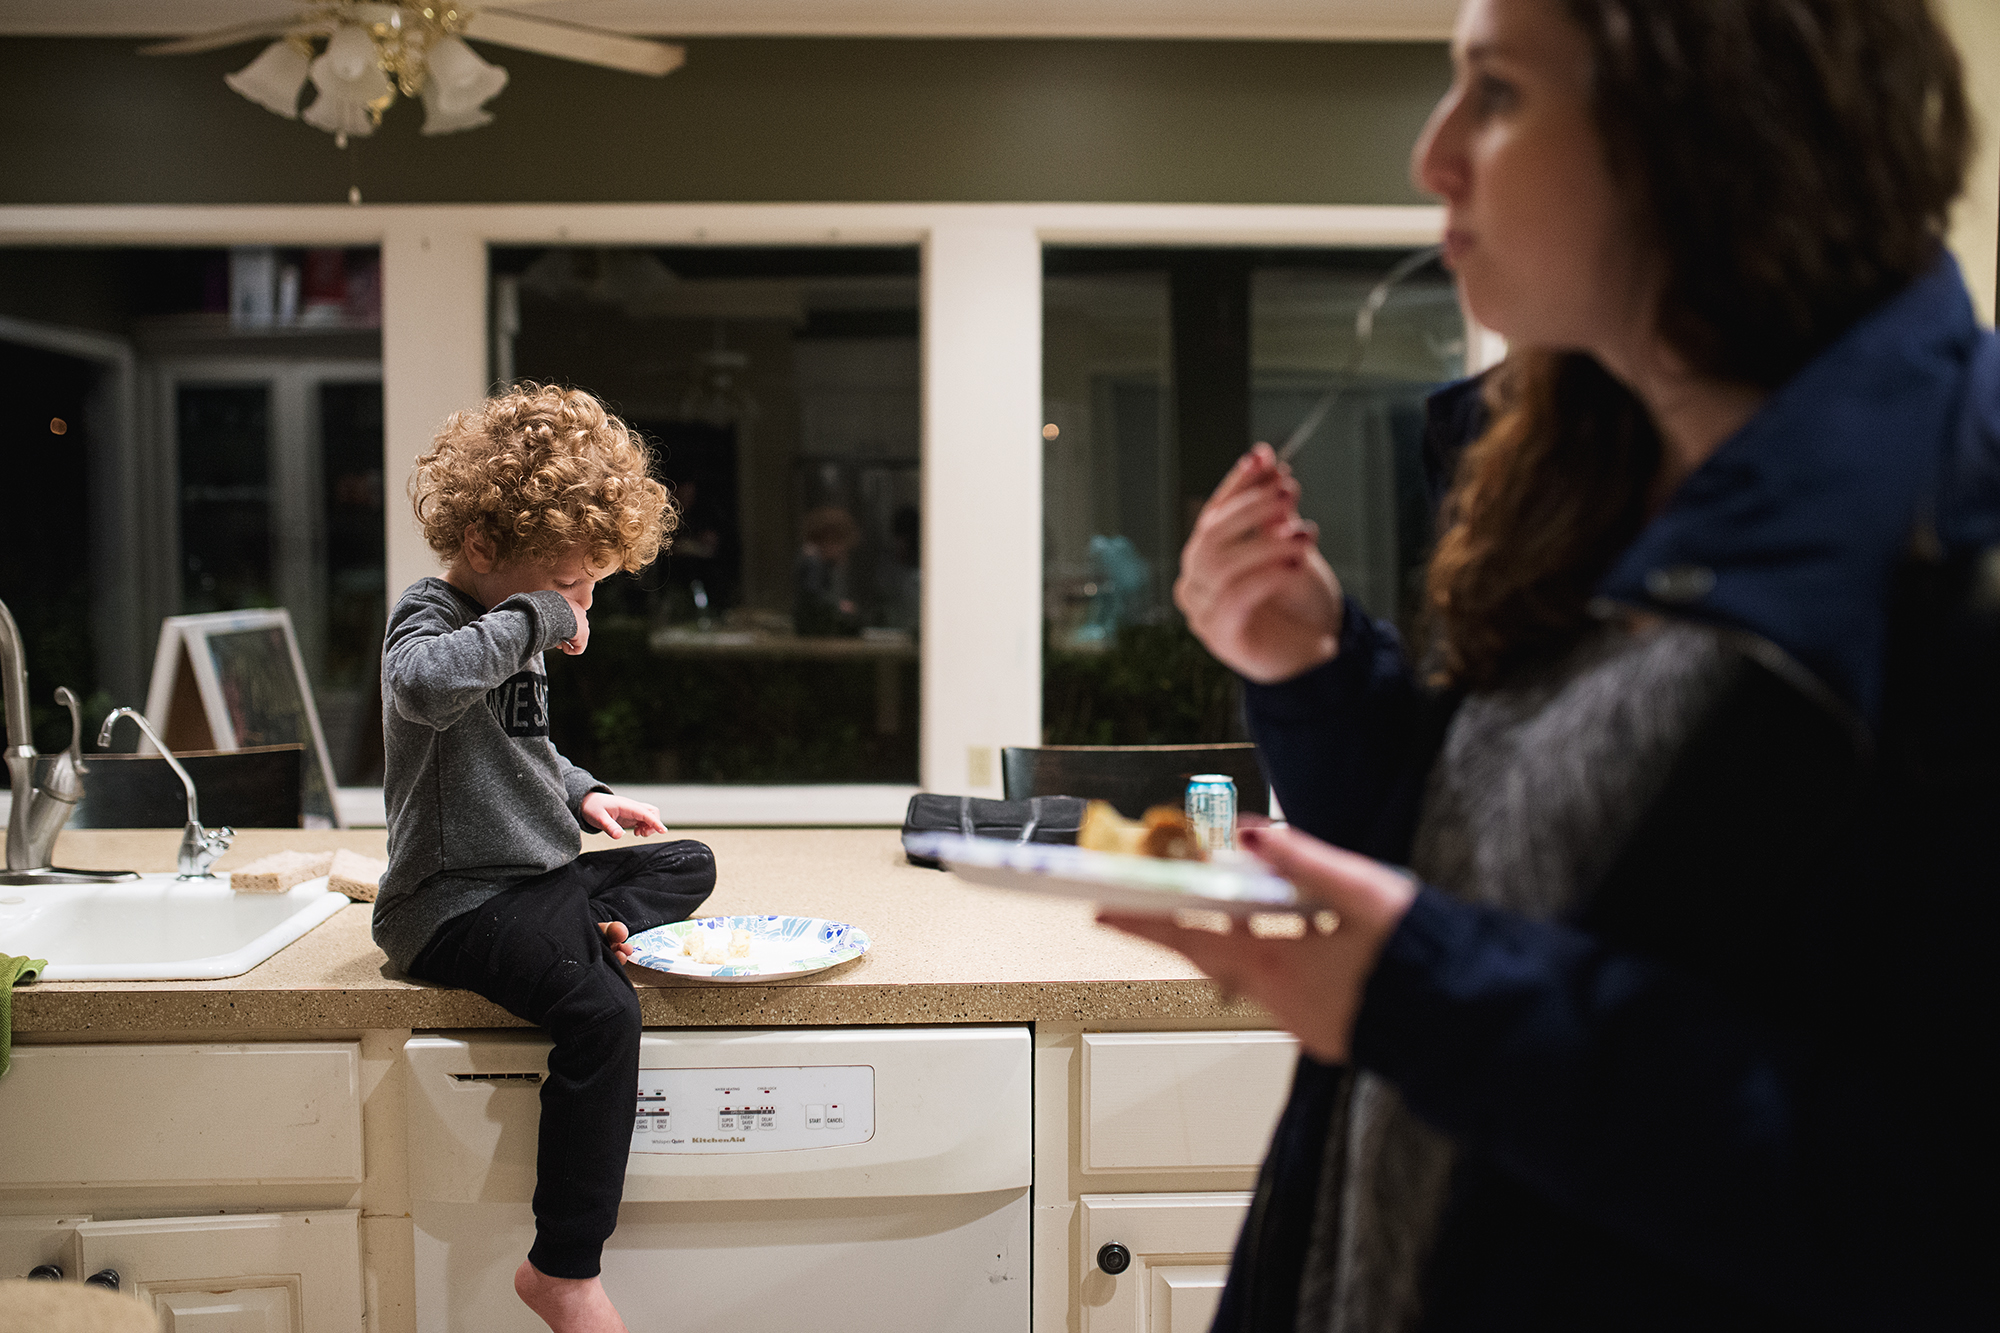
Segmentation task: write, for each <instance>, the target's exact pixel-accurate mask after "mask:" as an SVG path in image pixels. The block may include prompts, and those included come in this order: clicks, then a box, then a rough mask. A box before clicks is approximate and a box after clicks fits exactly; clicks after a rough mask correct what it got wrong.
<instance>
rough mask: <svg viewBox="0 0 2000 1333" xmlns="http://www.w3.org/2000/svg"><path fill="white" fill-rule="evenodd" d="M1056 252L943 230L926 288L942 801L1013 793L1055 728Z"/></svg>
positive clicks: (1020, 230) (925, 749)
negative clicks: (1009, 781)
mask: <svg viewBox="0 0 2000 1333" xmlns="http://www.w3.org/2000/svg"><path fill="white" fill-rule="evenodd" d="M1041 270H1042V250H1041V243H1040V241H1039V239H1038V238H1037V236H1036V233H1035V230H1034V228H1033V226H1032V225H1030V224H1029V223H1028V220H1027V219H1025V218H1024V219H1020V220H1018V221H1016V220H1009V221H1007V222H1000V221H992V222H986V223H983V224H982V223H980V222H977V221H973V220H970V219H968V220H966V221H964V222H958V221H953V222H949V223H944V224H941V225H939V226H938V227H936V228H935V229H933V230H932V231H931V233H930V236H929V239H928V241H927V242H926V244H925V253H924V279H923V358H924V363H923V383H924V405H923V432H924V435H923V438H924V445H923V448H924V455H923V497H924V500H923V543H924V555H923V569H924V589H923V652H922V678H923V725H922V739H921V753H920V756H919V766H920V768H919V771H920V778H921V781H922V783H923V785H924V786H925V787H926V788H928V789H930V790H932V791H943V792H959V793H967V794H971V795H979V796H998V795H999V794H1000V763H999V750H1000V747H1002V746H1006V745H1036V744H1039V743H1040V739H1041V715H1042V437H1041V398H1042V389H1041V375H1042V282H1041Z"/></svg>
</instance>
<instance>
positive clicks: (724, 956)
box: [681, 922, 750, 966]
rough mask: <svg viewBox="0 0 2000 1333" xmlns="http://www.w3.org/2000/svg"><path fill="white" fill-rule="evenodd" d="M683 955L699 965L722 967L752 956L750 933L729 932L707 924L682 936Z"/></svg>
mask: <svg viewBox="0 0 2000 1333" xmlns="http://www.w3.org/2000/svg"><path fill="white" fill-rule="evenodd" d="M681 953H682V955H683V956H685V957H687V958H691V959H693V960H694V961H695V962H697V963H709V964H714V965H718V966H719V965H721V964H723V963H727V962H730V961H731V960H741V959H745V958H748V957H749V956H750V932H749V931H747V930H742V929H737V930H728V929H725V928H724V927H722V926H711V925H708V924H707V923H706V922H704V923H701V924H699V925H697V926H696V927H695V928H694V929H693V930H690V931H689V932H688V933H687V934H685V935H683V936H681Z"/></svg>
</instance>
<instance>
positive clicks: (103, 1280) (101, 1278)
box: [83, 1268, 118, 1291]
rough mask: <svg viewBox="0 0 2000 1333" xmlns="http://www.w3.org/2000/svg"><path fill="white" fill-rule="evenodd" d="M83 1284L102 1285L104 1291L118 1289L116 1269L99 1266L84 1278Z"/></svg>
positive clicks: (89, 1285)
mask: <svg viewBox="0 0 2000 1333" xmlns="http://www.w3.org/2000/svg"><path fill="white" fill-rule="evenodd" d="M83 1285H84V1286H86V1287H102V1288H104V1289H105V1290H106V1291H116V1290H118V1270H117V1269H115V1268H100V1269H98V1270H97V1271H96V1272H95V1273H92V1274H91V1275H90V1276H89V1277H87V1278H85V1279H84V1280H83Z"/></svg>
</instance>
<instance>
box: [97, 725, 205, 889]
mask: <svg viewBox="0 0 2000 1333" xmlns="http://www.w3.org/2000/svg"><path fill="white" fill-rule="evenodd" d="M121 717H129V718H131V719H132V725H133V726H135V727H137V728H139V730H141V731H143V732H145V733H146V739H147V740H149V741H151V742H152V743H153V748H154V749H156V750H158V751H159V752H160V758H162V759H164V760H166V761H167V767H169V768H171V769H173V770H174V772H175V773H176V774H177V775H178V776H179V777H180V780H181V786H183V787H185V788H186V789H187V798H188V819H187V827H186V828H184V829H182V830H181V853H180V872H181V873H180V874H179V875H178V876H177V878H180V879H214V878H215V875H214V874H213V873H212V872H211V871H210V870H209V866H210V865H211V864H213V863H214V861H215V858H216V857H218V856H220V855H222V854H223V853H224V852H226V851H228V850H229V844H230V843H232V842H234V841H236V830H235V829H233V828H219V829H205V828H203V827H202V826H201V816H200V814H199V813H198V811H197V810H196V808H195V797H194V779H193V778H191V777H189V776H188V771H187V770H186V769H185V768H182V767H181V761H180V760H178V759H176V758H174V756H173V752H172V751H170V750H168V749H167V747H166V746H165V745H164V744H162V743H161V741H160V738H159V737H158V736H156V735H154V734H153V728H152V725H151V724H150V723H148V722H147V721H146V715H145V714H144V713H141V712H140V711H139V710H138V709H136V708H114V709H112V710H111V712H110V714H109V716H107V717H106V718H105V719H104V726H103V727H102V728H100V729H99V730H98V733H97V748H98V749H100V750H101V749H103V748H104V747H105V746H107V745H109V744H111V728H112V726H113V725H114V724H116V723H117V721H118V719H119V718H121Z"/></svg>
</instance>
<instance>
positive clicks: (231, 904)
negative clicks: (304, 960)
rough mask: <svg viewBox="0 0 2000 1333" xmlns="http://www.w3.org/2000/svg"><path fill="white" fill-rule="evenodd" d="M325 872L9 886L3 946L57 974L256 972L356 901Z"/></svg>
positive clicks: (179, 976) (70, 977)
mask: <svg viewBox="0 0 2000 1333" xmlns="http://www.w3.org/2000/svg"><path fill="white" fill-rule="evenodd" d="M347 902H348V900H347V898H346V897H345V895H342V894H339V893H335V892H333V891H331V890H330V889H328V888H327V887H326V879H325V877H324V876H322V877H320V878H319V879H314V880H308V881H307V882H306V883H304V884H300V885H298V886H297V887H295V888H293V889H291V890H289V891H288V892H285V893H237V892H234V891H233V890H231V889H230V887H229V881H228V880H227V879H226V878H218V879H210V880H182V879H178V878H176V877H175V876H173V875H169V874H156V875H142V876H140V877H139V878H137V879H134V880H128V881H125V882H123V883H117V884H31V885H4V886H0V952H4V953H10V954H26V955H28V956H29V957H32V958H46V959H48V960H49V966H48V968H47V970H46V971H44V972H43V973H42V977H43V978H44V979H45V980H48V981H180V980H188V981H199V980H208V979H212V978H216V977H234V976H240V975H241V974H243V973H245V972H248V971H249V970H250V969H251V968H253V967H255V966H257V965H258V964H259V963H261V962H263V961H264V960H265V959H267V958H269V957H271V955H273V954H275V953H277V952H278V950H280V949H282V948H284V947H285V946H286V945H288V944H290V943H292V942H293V941H294V940H296V939H298V938H299V937H300V936H301V935H304V934H305V933H306V932H307V931H309V930H311V929H312V928H313V927H314V926H316V925H318V924H319V923H320V922H322V921H324V920H326V919H327V918H328V917H330V916H332V915H333V914H334V913H335V912H338V911H339V910H340V909H341V908H342V907H345V906H346V905H347Z"/></svg>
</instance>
